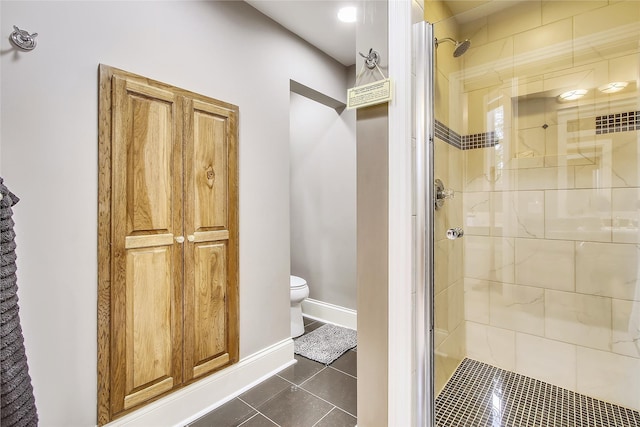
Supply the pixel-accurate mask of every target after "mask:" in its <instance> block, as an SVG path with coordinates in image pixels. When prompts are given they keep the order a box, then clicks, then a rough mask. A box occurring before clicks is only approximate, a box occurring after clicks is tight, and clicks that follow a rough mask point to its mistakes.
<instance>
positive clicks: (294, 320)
mask: <svg viewBox="0 0 640 427" xmlns="http://www.w3.org/2000/svg"><path fill="white" fill-rule="evenodd" d="M289 286H290V296H291V337H292V338H295V337H299V336H300V335H302V334H304V323H303V322H302V301H303V300H304V299H305V298H306V297H308V296H309V286H307V281H306V280H304V279H303V278H302V277H298V276H291V277H290V280H289Z"/></svg>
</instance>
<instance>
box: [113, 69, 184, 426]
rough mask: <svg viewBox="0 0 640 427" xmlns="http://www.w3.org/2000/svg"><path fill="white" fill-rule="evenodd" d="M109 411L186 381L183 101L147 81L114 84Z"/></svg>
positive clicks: (118, 79) (126, 80)
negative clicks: (181, 241)
mask: <svg viewBox="0 0 640 427" xmlns="http://www.w3.org/2000/svg"><path fill="white" fill-rule="evenodd" d="M112 85H113V86H112V88H113V92H112V109H113V127H112V129H113V136H112V137H113V144H112V170H113V176H112V232H111V238H112V279H113V280H112V291H111V319H112V321H111V325H112V326H111V334H112V335H111V337H112V338H111V407H112V408H111V409H112V413H113V414H118V413H119V412H121V411H125V410H128V409H130V408H132V407H134V406H136V405H138V404H140V403H142V402H145V401H148V400H149V399H152V398H154V397H156V396H159V395H161V394H163V393H165V392H167V391H169V390H171V389H172V388H173V387H174V386H175V385H177V384H180V383H181V382H182V273H183V262H182V249H183V244H182V243H180V236H182V188H181V187H182V144H181V135H180V133H181V121H182V117H181V114H180V105H179V104H180V103H181V102H182V100H181V99H179V97H178V96H176V95H175V94H173V93H172V92H170V91H167V90H163V89H160V88H158V87H154V86H150V85H147V84H145V83H144V81H140V80H134V79H129V78H125V77H120V76H114V77H113V79H112Z"/></svg>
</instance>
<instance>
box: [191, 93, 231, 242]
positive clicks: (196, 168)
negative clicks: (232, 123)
mask: <svg viewBox="0 0 640 427" xmlns="http://www.w3.org/2000/svg"><path fill="white" fill-rule="evenodd" d="M192 114H193V115H192V118H193V139H192V142H193V150H194V156H193V158H192V162H193V181H191V182H190V184H191V185H193V191H194V210H193V214H194V218H193V219H194V231H202V229H211V228H227V206H228V198H227V184H228V182H227V163H228V153H227V141H228V137H227V134H228V130H229V129H228V128H229V123H228V122H229V114H230V111H229V110H226V109H221V108H217V107H215V106H213V105H210V104H207V103H204V102H201V101H197V100H195V101H193V110H192Z"/></svg>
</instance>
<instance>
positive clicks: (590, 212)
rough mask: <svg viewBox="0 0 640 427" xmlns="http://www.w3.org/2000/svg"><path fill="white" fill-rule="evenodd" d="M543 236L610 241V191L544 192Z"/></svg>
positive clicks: (548, 237)
mask: <svg viewBox="0 0 640 427" xmlns="http://www.w3.org/2000/svg"><path fill="white" fill-rule="evenodd" d="M545 237H546V238H547V239H566V240H589V241H596V242H610V241H611V190H610V189H585V190H556V191H553V190H550V191H546V192H545Z"/></svg>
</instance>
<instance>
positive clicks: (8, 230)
mask: <svg viewBox="0 0 640 427" xmlns="http://www.w3.org/2000/svg"><path fill="white" fill-rule="evenodd" d="M3 182H4V180H3V179H2V177H0V195H1V196H2V199H0V426H2V427H23V426H29V427H31V426H37V425H38V413H37V411H36V403H35V398H34V396H33V387H32V386H31V377H30V376H29V367H28V366H27V356H26V354H25V352H24V337H23V336H22V328H21V327H20V317H19V315H18V310H19V309H18V281H17V276H16V253H15V249H16V244H15V237H16V234H15V233H14V231H13V225H14V223H13V220H12V219H11V217H12V216H13V211H12V210H11V207H12V206H13V205H15V204H16V203H18V200H19V199H18V197H16V195H15V194H13V193H12V192H10V191H9V189H8V188H7V187H5V186H4V184H3Z"/></svg>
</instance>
